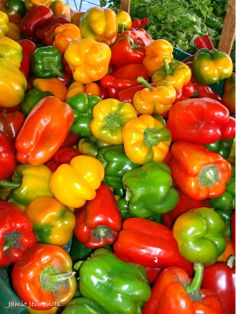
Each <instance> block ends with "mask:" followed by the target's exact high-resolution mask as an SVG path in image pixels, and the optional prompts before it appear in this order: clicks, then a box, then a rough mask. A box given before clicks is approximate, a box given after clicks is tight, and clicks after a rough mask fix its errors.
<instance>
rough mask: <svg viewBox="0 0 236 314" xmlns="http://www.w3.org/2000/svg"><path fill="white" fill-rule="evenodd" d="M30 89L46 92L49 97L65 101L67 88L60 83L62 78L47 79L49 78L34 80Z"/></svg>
mask: <svg viewBox="0 0 236 314" xmlns="http://www.w3.org/2000/svg"><path fill="white" fill-rule="evenodd" d="M32 85H33V86H32V87H33V88H36V89H38V90H41V91H42V92H48V93H50V94H51V95H53V96H55V97H57V98H59V99H60V100H61V101H64V100H65V96H66V93H67V87H66V85H65V83H64V82H63V81H62V78H58V77H49V78H35V79H33V81H32Z"/></svg>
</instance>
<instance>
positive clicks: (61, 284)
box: [12, 243, 77, 310]
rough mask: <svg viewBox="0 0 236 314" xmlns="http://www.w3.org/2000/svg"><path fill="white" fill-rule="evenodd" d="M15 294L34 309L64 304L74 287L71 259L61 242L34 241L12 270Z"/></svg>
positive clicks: (74, 280) (69, 298)
mask: <svg viewBox="0 0 236 314" xmlns="http://www.w3.org/2000/svg"><path fill="white" fill-rule="evenodd" d="M12 282H13V288H14V291H15V292H16V294H17V295H18V297H19V298H20V299H21V300H22V301H23V302H25V303H26V304H27V305H30V307H31V308H33V309H36V310H48V309H50V308H52V307H54V306H55V305H56V306H63V305H65V304H67V303H68V302H69V301H70V300H71V299H72V298H73V296H74V294H75V292H76V288H77V284H76V278H75V277H74V272H72V260H71V257H70V256H69V254H68V253H67V252H66V251H65V250H64V249H63V248H61V247H60V246H57V245H49V244H40V243H37V244H35V245H33V246H32V247H31V248H30V249H29V250H27V252H26V253H25V254H24V256H23V257H22V258H21V260H20V261H18V262H17V263H15V265H14V267H13V270H12Z"/></svg>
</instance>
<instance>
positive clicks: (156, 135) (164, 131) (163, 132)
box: [144, 128, 171, 146]
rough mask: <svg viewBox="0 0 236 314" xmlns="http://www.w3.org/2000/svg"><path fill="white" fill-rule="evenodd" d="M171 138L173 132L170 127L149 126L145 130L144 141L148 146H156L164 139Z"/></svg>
mask: <svg viewBox="0 0 236 314" xmlns="http://www.w3.org/2000/svg"><path fill="white" fill-rule="evenodd" d="M170 138H171V133H170V130H169V129H168V128H161V129H155V128H147V129H146V130H145V131H144V142H145V143H146V145H147V146H154V145H157V144H159V143H160V142H163V141H168V140H169V139H170Z"/></svg>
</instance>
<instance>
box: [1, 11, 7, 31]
mask: <svg viewBox="0 0 236 314" xmlns="http://www.w3.org/2000/svg"><path fill="white" fill-rule="evenodd" d="M8 31H9V17H8V15H7V13H5V12H3V11H0V34H1V35H6V34H7V33H8Z"/></svg>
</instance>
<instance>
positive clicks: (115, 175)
mask: <svg viewBox="0 0 236 314" xmlns="http://www.w3.org/2000/svg"><path fill="white" fill-rule="evenodd" d="M97 159H98V160H100V161H101V162H102V164H103V166H104V168H105V177H104V182H105V183H106V184H107V185H109V186H110V187H111V188H112V189H113V192H114V194H115V195H119V196H123V194H124V190H123V186H122V176H123V175H124V174H125V172H126V171H129V170H131V169H135V168H137V167H139V165H137V164H134V163H133V162H132V161H131V160H130V159H129V158H128V157H127V156H126V154H125V152H124V148H123V145H109V146H105V147H101V148H98V154H97Z"/></svg>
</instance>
